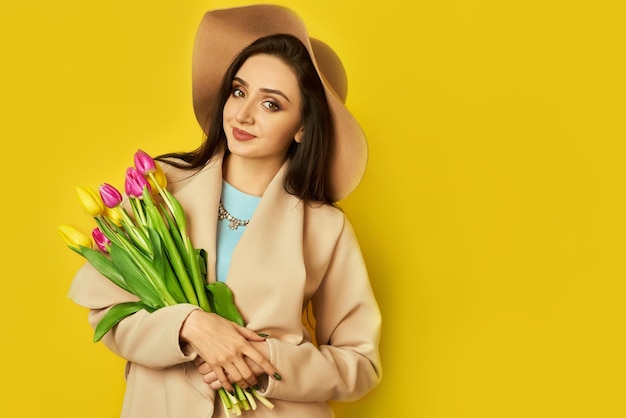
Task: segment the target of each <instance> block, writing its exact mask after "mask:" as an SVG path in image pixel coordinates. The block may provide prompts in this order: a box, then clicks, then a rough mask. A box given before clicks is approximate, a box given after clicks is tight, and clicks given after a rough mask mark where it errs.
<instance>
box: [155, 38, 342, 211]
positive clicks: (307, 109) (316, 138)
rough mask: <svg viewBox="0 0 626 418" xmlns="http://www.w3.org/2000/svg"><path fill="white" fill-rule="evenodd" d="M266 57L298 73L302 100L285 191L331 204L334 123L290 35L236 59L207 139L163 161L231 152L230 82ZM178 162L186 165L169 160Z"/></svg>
mask: <svg viewBox="0 0 626 418" xmlns="http://www.w3.org/2000/svg"><path fill="white" fill-rule="evenodd" d="M258 54H268V55H272V56H275V57H278V58H280V59H282V60H283V61H284V62H285V63H286V64H287V65H289V66H290V67H291V68H292V69H293V70H294V73H295V74H296V78H297V80H298V85H299V87H300V93H301V96H302V109H301V110H300V113H301V119H302V126H303V127H304V135H303V137H302V141H301V143H297V142H296V141H293V142H292V143H291V145H290V146H289V149H288V151H287V158H289V159H290V161H289V165H288V168H287V172H286V175H285V183H284V187H285V190H286V191H287V192H288V193H290V194H292V195H294V196H297V197H299V198H300V199H303V200H305V201H318V202H324V203H331V204H332V203H333V199H332V198H331V195H330V189H329V185H328V177H327V176H328V174H327V170H326V161H327V156H328V152H329V151H328V150H329V147H330V144H331V141H333V140H334V138H333V137H332V135H333V130H332V125H331V124H332V119H331V115H330V110H329V108H328V102H327V101H326V94H325V93H324V87H323V85H322V81H321V80H320V78H319V75H318V74H317V71H316V69H315V66H314V65H313V62H312V61H311V57H310V56H309V53H308V51H307V49H306V48H305V46H304V45H303V44H302V42H301V41H300V40H299V39H298V38H296V37H294V36H291V35H285V34H279V35H271V36H268V37H264V38H260V39H258V40H256V41H255V42H253V43H252V44H250V45H249V46H248V47H247V48H245V49H244V50H243V51H241V52H240V53H239V55H237V57H236V58H235V59H234V61H233V62H232V63H231V65H230V66H229V67H228V70H227V71H226V73H225V74H224V78H223V79H222V85H221V88H220V90H219V93H218V96H217V98H216V105H215V106H214V107H213V109H214V111H213V112H212V114H211V115H210V116H209V120H208V123H207V127H206V128H207V129H205V132H207V137H206V139H205V140H204V142H203V143H202V144H201V145H200V147H198V148H197V149H196V150H194V151H191V152H182V153H169V154H164V155H161V156H159V157H157V159H159V160H165V159H167V162H168V163H169V164H172V165H174V166H176V167H179V168H184V169H194V168H199V167H202V166H204V165H205V164H206V163H207V162H208V161H209V160H210V159H211V158H212V157H213V156H215V155H216V154H217V153H218V152H219V151H220V150H221V149H222V148H223V149H224V150H226V153H228V147H227V145H226V135H225V134H224V130H223V125H222V123H223V121H222V119H223V110H224V104H225V103H226V100H227V99H228V97H229V96H230V94H231V90H232V81H233V79H234V77H235V75H236V74H237V71H239V68H240V67H241V66H242V65H243V63H244V62H245V61H246V60H247V59H248V58H250V57H251V56H253V55H258ZM171 158H175V159H178V160H182V161H183V163H179V162H176V161H175V160H174V161H173V160H171Z"/></svg>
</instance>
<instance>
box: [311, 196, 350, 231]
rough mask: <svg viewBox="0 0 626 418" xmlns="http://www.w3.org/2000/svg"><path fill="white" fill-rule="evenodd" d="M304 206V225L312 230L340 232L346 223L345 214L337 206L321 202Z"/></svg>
mask: <svg viewBox="0 0 626 418" xmlns="http://www.w3.org/2000/svg"><path fill="white" fill-rule="evenodd" d="M304 205H305V206H304V207H305V209H304V210H305V219H306V223H307V225H308V226H309V227H310V228H313V229H314V230H325V231H328V230H336V231H340V230H341V229H343V226H344V224H345V223H346V221H347V218H346V215H345V213H344V212H343V211H342V210H341V208H339V207H338V206H335V205H330V204H327V203H322V202H307V203H305V204H304Z"/></svg>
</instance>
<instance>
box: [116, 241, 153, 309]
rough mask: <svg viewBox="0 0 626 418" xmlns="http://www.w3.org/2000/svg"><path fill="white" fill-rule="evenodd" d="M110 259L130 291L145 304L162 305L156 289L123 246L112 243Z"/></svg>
mask: <svg viewBox="0 0 626 418" xmlns="http://www.w3.org/2000/svg"><path fill="white" fill-rule="evenodd" d="M109 252H110V254H111V259H112V260H113V262H114V263H115V264H116V265H117V266H118V267H119V269H120V271H121V272H122V275H123V276H124V279H125V281H126V284H127V285H128V287H129V289H130V290H131V293H133V294H134V295H135V296H137V297H138V298H139V299H141V300H142V302H144V303H145V304H146V305H148V306H150V307H152V308H155V309H158V308H161V307H163V306H164V303H163V302H162V298H161V297H160V295H159V292H158V290H157V289H156V288H155V287H154V286H153V285H152V283H150V280H148V278H147V277H146V276H145V275H144V274H143V272H142V271H141V269H140V268H139V267H138V266H137V265H136V264H135V263H134V262H133V260H132V259H131V258H130V256H129V255H128V254H127V253H126V251H124V249H123V248H121V247H119V246H118V245H117V244H115V243H112V244H111V248H110V250H109Z"/></svg>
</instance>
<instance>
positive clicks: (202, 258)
mask: <svg viewBox="0 0 626 418" xmlns="http://www.w3.org/2000/svg"><path fill="white" fill-rule="evenodd" d="M196 255H197V257H198V266H199V267H200V274H202V277H204V278H206V275H207V268H206V266H207V263H208V255H207V252H206V251H205V250H204V249H203V248H201V249H199V250H196Z"/></svg>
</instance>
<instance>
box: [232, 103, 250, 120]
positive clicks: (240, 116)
mask: <svg viewBox="0 0 626 418" xmlns="http://www.w3.org/2000/svg"><path fill="white" fill-rule="evenodd" d="M250 106H251V102H249V101H245V102H244V101H242V102H241V106H240V107H239V109H238V110H237V114H236V115H235V120H237V122H239V123H243V124H251V123H252V122H253V121H254V117H253V115H252V113H253V112H252V109H251V108H250Z"/></svg>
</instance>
